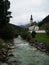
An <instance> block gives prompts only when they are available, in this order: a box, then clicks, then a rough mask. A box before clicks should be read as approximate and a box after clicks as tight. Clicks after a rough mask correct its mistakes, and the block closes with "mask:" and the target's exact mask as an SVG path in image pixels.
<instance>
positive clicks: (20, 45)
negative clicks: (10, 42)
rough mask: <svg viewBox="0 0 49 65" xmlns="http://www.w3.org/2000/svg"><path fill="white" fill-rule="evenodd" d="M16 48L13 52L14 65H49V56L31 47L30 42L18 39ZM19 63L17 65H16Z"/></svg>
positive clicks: (15, 41)
mask: <svg viewBox="0 0 49 65" xmlns="http://www.w3.org/2000/svg"><path fill="white" fill-rule="evenodd" d="M14 43H15V46H16V48H15V49H14V50H13V54H14V58H11V59H10V60H12V61H13V60H14V61H17V62H14V64H13V65H49V55H47V54H45V53H43V52H41V51H39V50H37V49H36V48H35V47H31V46H30V45H29V44H28V42H26V41H24V40H21V39H18V38H16V39H15V40H14ZM16 63H17V64H16Z"/></svg>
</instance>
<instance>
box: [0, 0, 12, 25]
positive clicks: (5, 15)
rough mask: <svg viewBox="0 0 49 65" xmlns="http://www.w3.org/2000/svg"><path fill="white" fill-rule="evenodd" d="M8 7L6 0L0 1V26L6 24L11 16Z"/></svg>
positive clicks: (8, 3)
mask: <svg viewBox="0 0 49 65" xmlns="http://www.w3.org/2000/svg"><path fill="white" fill-rule="evenodd" d="M9 8H10V2H9V1H8V0H1V1H0V26H4V25H5V24H7V23H8V22H9V20H10V17H11V12H10V11H8V10H9Z"/></svg>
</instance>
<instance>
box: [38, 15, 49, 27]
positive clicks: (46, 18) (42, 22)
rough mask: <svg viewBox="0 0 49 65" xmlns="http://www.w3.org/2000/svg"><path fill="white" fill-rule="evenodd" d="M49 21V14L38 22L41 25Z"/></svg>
mask: <svg viewBox="0 0 49 65" xmlns="http://www.w3.org/2000/svg"><path fill="white" fill-rule="evenodd" d="M47 22H49V15H48V16H46V17H45V18H44V19H43V20H42V21H41V22H39V23H38V25H39V26H40V27H41V26H42V25H44V24H45V23H47Z"/></svg>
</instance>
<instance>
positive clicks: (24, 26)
mask: <svg viewBox="0 0 49 65" xmlns="http://www.w3.org/2000/svg"><path fill="white" fill-rule="evenodd" d="M29 26H30V24H26V25H20V27H22V28H28V27H29Z"/></svg>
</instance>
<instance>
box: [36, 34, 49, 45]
mask: <svg viewBox="0 0 49 65" xmlns="http://www.w3.org/2000/svg"><path fill="white" fill-rule="evenodd" d="M35 40H37V41H39V42H44V43H46V44H47V45H49V37H48V36H47V35H46V34H44V33H39V34H37V35H36V37H35Z"/></svg>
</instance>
